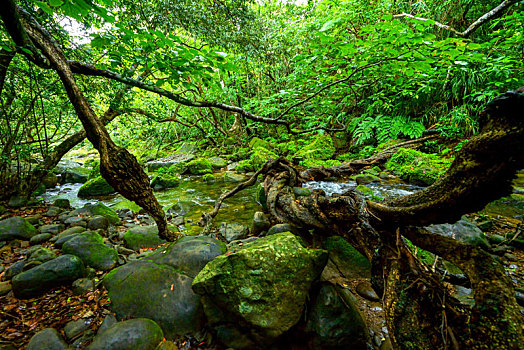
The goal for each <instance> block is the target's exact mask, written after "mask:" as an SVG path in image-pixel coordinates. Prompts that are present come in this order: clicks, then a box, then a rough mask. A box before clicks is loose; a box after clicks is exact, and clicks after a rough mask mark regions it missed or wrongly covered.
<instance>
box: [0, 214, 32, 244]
mask: <svg viewBox="0 0 524 350" xmlns="http://www.w3.org/2000/svg"><path fill="white" fill-rule="evenodd" d="M37 234H38V231H37V230H36V228H35V227H34V226H33V225H31V224H30V223H29V222H28V221H27V220H25V219H23V218H21V217H19V216H13V217H10V218H8V219H5V220H2V221H0V241H10V240H13V239H22V240H30V239H31V237H33V236H35V235H37Z"/></svg>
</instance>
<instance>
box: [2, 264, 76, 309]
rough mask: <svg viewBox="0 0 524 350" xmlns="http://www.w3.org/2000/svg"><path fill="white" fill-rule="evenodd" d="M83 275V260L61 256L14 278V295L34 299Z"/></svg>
mask: <svg viewBox="0 0 524 350" xmlns="http://www.w3.org/2000/svg"><path fill="white" fill-rule="evenodd" d="M83 275H84V264H83V263H82V260H80V259H79V258H78V257H76V256H74V255H61V256H59V257H58V258H56V259H53V260H50V261H47V262H45V263H43V264H41V265H39V266H36V267H34V268H32V269H30V270H27V271H25V272H22V273H20V274H18V275H16V276H15V277H13V280H12V284H13V293H14V294H15V297H17V298H19V299H28V298H32V297H35V296H38V295H41V294H43V293H45V292H46V291H47V290H49V289H53V288H57V287H59V286H61V285H64V284H69V283H72V282H73V281H74V280H76V279H78V278H80V277H82V276H83Z"/></svg>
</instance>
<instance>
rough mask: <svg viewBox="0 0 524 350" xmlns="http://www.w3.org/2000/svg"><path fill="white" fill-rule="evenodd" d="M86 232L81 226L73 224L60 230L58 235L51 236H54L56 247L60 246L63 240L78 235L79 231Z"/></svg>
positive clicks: (65, 240)
mask: <svg viewBox="0 0 524 350" xmlns="http://www.w3.org/2000/svg"><path fill="white" fill-rule="evenodd" d="M83 232H87V231H86V229H85V228H84V227H82V226H73V227H70V228H68V229H67V230H65V231H63V232H61V233H60V234H59V235H58V236H56V237H53V240H54V238H56V240H54V241H55V245H56V246H57V247H61V246H62V245H63V244H64V243H65V242H67V241H69V240H70V239H72V238H73V237H76V236H78V235H79V234H80V233H83Z"/></svg>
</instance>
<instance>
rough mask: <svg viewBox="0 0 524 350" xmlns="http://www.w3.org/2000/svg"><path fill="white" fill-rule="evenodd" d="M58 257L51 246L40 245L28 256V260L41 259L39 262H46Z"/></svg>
mask: <svg viewBox="0 0 524 350" xmlns="http://www.w3.org/2000/svg"><path fill="white" fill-rule="evenodd" d="M55 258H56V253H55V252H53V251H52V250H51V249H49V248H44V247H40V248H38V249H35V250H34V251H33V252H32V253H31V254H30V255H29V257H28V258H27V262H31V261H39V262H42V263H44V262H46V261H49V260H53V259H55Z"/></svg>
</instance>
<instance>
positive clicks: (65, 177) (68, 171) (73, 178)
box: [59, 165, 89, 184]
mask: <svg viewBox="0 0 524 350" xmlns="http://www.w3.org/2000/svg"><path fill="white" fill-rule="evenodd" d="M59 173H60V183H63V184H65V183H81V184H83V183H85V182H87V179H88V178H89V169H86V168H84V167H83V166H81V165H78V166H73V167H70V168H63V170H62V171H60V172H59Z"/></svg>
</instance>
